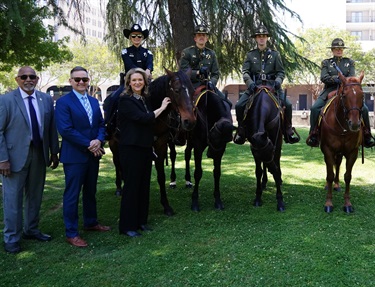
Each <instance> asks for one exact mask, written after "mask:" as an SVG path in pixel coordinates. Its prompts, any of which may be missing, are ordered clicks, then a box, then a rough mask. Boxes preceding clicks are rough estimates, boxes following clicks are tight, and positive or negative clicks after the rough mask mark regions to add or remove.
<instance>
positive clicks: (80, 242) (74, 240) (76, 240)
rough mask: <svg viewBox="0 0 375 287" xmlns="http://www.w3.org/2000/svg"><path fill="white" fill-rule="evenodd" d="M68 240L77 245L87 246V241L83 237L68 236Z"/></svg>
mask: <svg viewBox="0 0 375 287" xmlns="http://www.w3.org/2000/svg"><path fill="white" fill-rule="evenodd" d="M66 241H67V242H68V243H69V244H71V245H73V246H76V247H87V242H86V241H85V240H83V239H82V238H81V237H79V236H76V237H67V238H66Z"/></svg>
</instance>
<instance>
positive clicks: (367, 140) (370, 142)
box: [363, 125, 375, 148]
mask: <svg viewBox="0 0 375 287" xmlns="http://www.w3.org/2000/svg"><path fill="white" fill-rule="evenodd" d="M363 145H364V147H366V148H370V147H373V146H374V145H375V140H374V137H373V136H372V134H371V130H370V127H368V126H367V125H364V126H363Z"/></svg>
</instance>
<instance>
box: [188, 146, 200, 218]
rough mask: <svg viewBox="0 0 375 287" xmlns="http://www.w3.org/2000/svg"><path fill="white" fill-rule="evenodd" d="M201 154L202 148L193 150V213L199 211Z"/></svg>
mask: <svg viewBox="0 0 375 287" xmlns="http://www.w3.org/2000/svg"><path fill="white" fill-rule="evenodd" d="M202 154H203V148H197V147H195V148H194V162H195V170H194V181H195V185H194V189H193V193H192V194H191V210H193V211H200V208H199V192H198V189H199V182H200V180H201V178H202V174H203V171H202Z"/></svg>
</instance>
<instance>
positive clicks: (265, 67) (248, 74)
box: [233, 25, 300, 144]
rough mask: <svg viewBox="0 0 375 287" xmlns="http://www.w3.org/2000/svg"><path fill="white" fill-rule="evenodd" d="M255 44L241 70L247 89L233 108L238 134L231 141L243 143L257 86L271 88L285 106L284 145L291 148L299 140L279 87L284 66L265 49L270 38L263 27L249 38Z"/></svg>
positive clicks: (288, 105) (278, 56)
mask: <svg viewBox="0 0 375 287" xmlns="http://www.w3.org/2000/svg"><path fill="white" fill-rule="evenodd" d="M251 37H252V38H255V41H256V42H257V48H256V49H254V50H252V51H250V52H249V53H247V57H246V60H245V62H244V64H243V66H242V75H243V80H244V82H245V83H246V85H247V87H248V89H247V90H246V92H244V93H243V94H242V96H241V97H240V99H239V100H238V102H237V104H236V117H237V122H238V129H237V133H236V135H235V137H234V140H233V141H234V143H236V144H244V143H245V140H246V138H245V130H244V127H243V126H242V122H243V118H244V111H245V107H246V103H247V101H248V99H249V97H250V95H253V94H254V93H256V91H257V86H258V85H264V84H267V85H272V86H274V88H275V91H276V93H277V95H278V96H279V98H280V99H281V100H282V101H283V104H284V105H285V108H286V109H285V117H284V141H285V142H286V143H290V144H294V143H297V142H299V140H300V138H299V136H295V135H294V128H292V104H291V103H290V102H289V100H288V99H287V98H286V97H285V94H284V92H283V90H282V89H281V84H282V82H283V80H284V78H285V72H284V65H283V63H282V61H281V57H280V54H279V52H277V51H275V50H272V49H270V48H268V47H267V41H268V39H269V37H270V34H269V33H268V30H267V28H266V27H265V26H263V25H260V26H259V27H257V28H256V30H255V33H254V34H253V35H251Z"/></svg>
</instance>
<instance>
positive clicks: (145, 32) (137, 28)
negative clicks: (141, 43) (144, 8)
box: [123, 24, 149, 39]
mask: <svg viewBox="0 0 375 287" xmlns="http://www.w3.org/2000/svg"><path fill="white" fill-rule="evenodd" d="M123 32H124V36H125V38H127V39H128V38H129V36H130V34H131V33H134V32H139V33H141V34H142V35H143V38H144V39H146V38H147V37H148V34H149V31H148V29H145V30H143V31H142V27H141V26H140V25H138V24H133V26H132V27H131V28H130V30H129V29H124V31H123Z"/></svg>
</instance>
